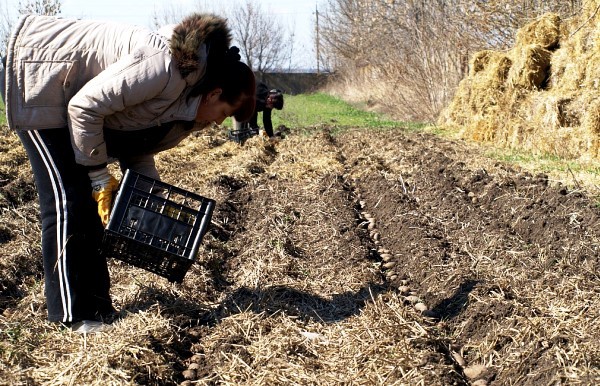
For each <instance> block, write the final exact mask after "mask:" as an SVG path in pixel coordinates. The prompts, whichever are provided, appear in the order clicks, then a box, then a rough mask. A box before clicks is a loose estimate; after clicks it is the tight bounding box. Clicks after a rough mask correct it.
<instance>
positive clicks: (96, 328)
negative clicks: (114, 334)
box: [71, 320, 110, 334]
mask: <svg viewBox="0 0 600 386" xmlns="http://www.w3.org/2000/svg"><path fill="white" fill-rule="evenodd" d="M109 328H110V326H109V325H108V324H105V323H102V322H99V321H97V320H82V321H81V322H77V323H74V324H73V325H72V326H71V331H73V332H76V333H78V334H89V333H94V332H101V331H106V330H108V329H109Z"/></svg>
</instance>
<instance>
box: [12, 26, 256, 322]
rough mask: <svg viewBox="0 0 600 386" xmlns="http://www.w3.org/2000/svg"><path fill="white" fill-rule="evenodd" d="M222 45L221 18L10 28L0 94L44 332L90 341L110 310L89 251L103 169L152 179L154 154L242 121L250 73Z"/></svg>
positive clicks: (99, 265) (98, 236)
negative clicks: (22, 182)
mask: <svg viewBox="0 0 600 386" xmlns="http://www.w3.org/2000/svg"><path fill="white" fill-rule="evenodd" d="M230 42H231V33H230V30H229V28H228V26H227V23H226V21H225V19H223V18H221V17H218V16H215V15H210V14H192V15H190V16H189V17H187V18H185V19H184V20H182V21H181V23H179V24H177V25H173V26H170V27H168V28H163V29H161V30H160V31H158V32H153V31H150V30H147V29H145V28H143V27H138V26H129V25H125V24H117V23H106V22H98V21H89V20H69V19H63V18H56V17H49V16H36V15H27V16H24V17H22V18H21V19H20V20H19V22H18V23H17V25H16V27H15V28H14V30H13V32H12V34H11V37H10V39H9V44H8V50H7V58H6V65H5V69H4V70H5V73H4V74H3V75H4V76H5V82H6V84H5V89H4V91H5V93H4V94H3V96H4V97H5V104H6V115H7V121H8V125H9V127H10V128H11V129H13V130H15V131H16V133H17V135H18V136H19V138H20V139H21V142H22V143H23V146H24V147H25V150H26V151H27V155H28V158H29V161H30V163H31V166H32V169H33V173H34V177H35V183H36V187H37V190H38V193H39V203H40V216H41V224H42V255H43V260H44V261H43V265H44V280H45V296H46V303H47V309H48V319H49V320H50V321H51V322H60V323H64V324H65V325H67V326H70V327H71V328H72V329H73V330H75V331H79V332H90V331H96V330H99V329H102V328H103V327H104V326H105V325H104V324H103V322H106V321H107V320H109V318H110V317H111V316H112V315H113V313H114V312H115V310H114V308H113V305H112V301H111V297H110V293H109V292H110V278H109V272H108V267H107V262H106V260H105V259H104V258H103V257H102V256H101V255H100V254H99V252H98V250H99V246H100V242H101V240H102V235H103V227H104V226H105V225H106V223H107V222H108V218H109V214H110V207H111V201H112V196H113V192H114V191H115V190H116V188H117V185H118V181H117V180H116V179H115V178H114V177H113V176H112V175H111V174H110V173H109V171H108V168H107V164H108V163H109V162H111V161H113V160H115V161H118V162H119V163H120V167H121V169H122V170H125V169H127V168H130V169H133V170H135V171H137V172H139V173H142V174H145V175H148V176H150V177H153V178H156V179H158V178H159V175H158V172H157V169H156V167H155V163H154V154H156V153H157V152H160V151H163V150H166V149H170V148H172V147H174V146H176V145H177V144H178V143H179V142H180V141H181V140H183V139H184V138H185V137H187V136H188V135H190V134H191V133H192V132H193V131H195V130H199V129H201V128H203V127H205V126H206V125H208V124H210V123H212V122H216V123H217V124H221V123H222V122H223V120H224V119H225V118H227V117H229V116H234V117H235V118H236V119H238V120H241V121H243V120H247V119H248V118H250V116H251V115H252V113H253V111H254V106H255V88H256V86H255V80H254V75H253V73H252V71H251V70H250V68H248V66H246V65H245V64H244V63H242V62H240V61H239V59H240V56H239V50H237V48H235V47H230Z"/></svg>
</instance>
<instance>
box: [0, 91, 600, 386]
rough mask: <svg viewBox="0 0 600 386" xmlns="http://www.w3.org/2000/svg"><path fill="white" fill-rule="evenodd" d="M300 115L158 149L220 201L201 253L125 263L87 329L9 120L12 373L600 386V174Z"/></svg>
mask: <svg viewBox="0 0 600 386" xmlns="http://www.w3.org/2000/svg"><path fill="white" fill-rule="evenodd" d="M321 102H322V101H321ZM332 110H334V109H333V108H332ZM286 111H287V112H286ZM292 111H294V107H293V103H292V104H290V105H289V106H288V108H286V110H284V111H283V112H282V113H285V114H288V115H283V114H282V115H283V116H284V117H285V118H286V119H287V121H286V124H287V125H288V128H289V129H290V131H289V134H288V135H287V136H286V137H285V139H283V140H281V141H280V142H278V143H271V142H269V141H267V140H265V139H262V138H259V137H254V138H251V139H250V140H248V141H247V142H246V143H245V144H243V145H238V144H236V143H234V142H232V141H228V140H227V138H226V136H225V135H224V132H223V130H222V129H219V128H213V129H207V130H205V131H202V132H200V133H198V135H195V136H193V137H192V138H189V139H188V140H186V141H185V142H184V143H183V144H182V145H181V146H179V147H178V148H176V149H173V150H171V151H168V152H165V153H162V154H160V156H159V157H158V165H159V170H160V171H161V173H162V175H163V179H164V180H165V181H166V182H168V183H172V184H176V185H178V186H180V187H183V188H185V189H189V190H192V191H195V192H197V193H199V194H201V195H204V196H207V197H211V198H213V199H215V200H216V201H217V207H216V210H215V213H214V215H213V223H212V226H211V228H210V230H209V232H208V233H207V235H206V236H205V238H204V243H203V246H202V250H201V253H200V256H199V259H198V263H197V264H194V265H193V266H192V268H191V269H190V271H189V272H188V274H187V276H186V278H185V280H184V282H183V283H182V284H171V283H169V282H168V281H166V280H165V279H162V278H160V277H158V276H156V275H153V274H150V273H148V272H145V271H143V270H139V269H137V268H132V267H130V266H127V265H125V264H123V263H121V262H119V261H116V260H111V261H110V270H111V277H112V283H113V285H112V294H113V297H114V302H115V306H116V307H117V308H118V309H119V311H120V313H119V315H118V317H117V319H116V320H115V321H114V322H113V323H112V325H111V329H110V330H108V331H106V332H102V333H98V334H90V335H84V336H82V335H77V334H74V333H72V332H70V331H69V330H67V329H64V328H61V327H60V326H57V325H51V324H48V323H47V322H45V309H44V307H45V306H44V298H43V281H42V277H41V256H40V247H39V238H40V227H39V224H38V221H37V216H38V206H37V201H36V193H35V187H34V185H33V180H32V177H31V172H30V169H29V166H28V163H27V160H26V156H25V154H24V152H23V150H22V149H21V148H20V145H19V144H18V140H17V138H16V136H14V134H12V133H10V132H9V131H8V129H6V128H2V129H0V130H1V132H2V135H1V136H0V150H1V154H2V159H1V160H0V210H1V212H0V244H1V245H2V247H1V251H0V280H1V281H0V291H1V292H0V336H1V339H0V384H2V385H138V384H139V385H171V384H172V385H176V384H186V385H190V384H198V385H411V386H412V385H427V386H430V385H444V386H445V385H479V386H483V385H519V386H534V385H535V386H537V385H544V386H545V385H596V384H600V342H599V341H598V336H600V317H599V316H600V314H599V311H598V310H599V309H600V296H599V295H600V285H599V284H600V278H599V276H598V272H599V268H600V257H599V256H600V208H599V205H598V201H597V200H598V198H597V194H598V185H597V184H598V182H597V181H598V170H597V169H594V168H593V167H592V168H591V169H590V168H587V169H586V170H583V171H578V170H577V169H575V168H574V167H566V168H564V169H562V170H561V169H559V168H553V169H552V170H549V171H548V172H547V173H541V172H539V170H535V169H531V168H523V167H520V166H519V165H518V164H516V163H514V162H510V163H509V162H507V161H502V160H499V159H498V157H496V158H490V157H486V156H485V154H490V153H491V152H493V151H494V150H493V149H489V148H484V147H482V146H478V145H477V146H476V145H474V144H470V143H466V142H463V141H459V140H454V139H451V138H449V137H443V136H439V135H437V134H435V133H433V132H428V131H425V130H417V129H415V127H408V126H407V125H403V124H399V123H394V122H391V121H387V120H385V119H383V118H382V119H380V118H377V119H375V118H373V117H372V116H371V115H368V116H367V117H370V118H368V119H367V120H364V119H363V120H362V121H358V122H351V123H347V122H346V121H341V120H342V119H345V117H348V116H352V114H353V113H345V114H343V115H340V117H330V116H325V115H323V116H318V117H317V118H314V122H309V123H308V124H307V123H306V122H307V121H308V119H301V118H298V115H294V114H293V113H292ZM352 111H353V110H352ZM298 114H300V113H298ZM324 114H325V113H324ZM362 117H363V118H364V116H362ZM371 118H373V119H371ZM366 121H368V122H378V123H373V124H370V123H365V122H366ZM302 122H303V123H302ZM590 171H591V176H592V177H591V178H585V179H584V178H583V177H582V175H584V174H586V173H587V174H590V173H588V172H590Z"/></svg>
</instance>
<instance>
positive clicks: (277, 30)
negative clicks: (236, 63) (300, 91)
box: [230, 0, 294, 73]
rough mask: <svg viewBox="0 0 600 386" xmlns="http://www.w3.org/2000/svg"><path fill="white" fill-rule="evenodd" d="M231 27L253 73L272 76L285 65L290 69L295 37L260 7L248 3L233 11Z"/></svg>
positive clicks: (249, 0)
mask: <svg viewBox="0 0 600 386" xmlns="http://www.w3.org/2000/svg"><path fill="white" fill-rule="evenodd" d="M230 27H231V29H232V32H233V37H234V40H235V41H236V44H238V45H239V48H240V53H241V55H242V59H243V60H244V61H245V62H246V64H248V66H250V68H252V69H253V70H254V71H258V72H262V73H264V72H269V71H273V70H276V69H282V68H285V67H286V64H288V66H290V67H291V62H290V61H291V59H292V57H293V38H294V34H293V33H286V30H285V29H284V28H283V26H282V25H281V23H280V22H279V21H278V20H276V19H274V18H269V17H267V15H266V13H265V12H264V11H263V9H262V8H261V6H260V5H259V4H258V3H256V2H254V1H252V0H247V2H246V4H245V6H244V7H240V8H236V9H233V10H232V12H231V18H230Z"/></svg>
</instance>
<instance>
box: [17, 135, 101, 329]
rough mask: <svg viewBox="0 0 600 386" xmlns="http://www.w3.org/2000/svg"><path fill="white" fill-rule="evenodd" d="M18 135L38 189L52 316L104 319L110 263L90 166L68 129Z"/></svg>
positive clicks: (53, 318)
mask: <svg viewBox="0 0 600 386" xmlns="http://www.w3.org/2000/svg"><path fill="white" fill-rule="evenodd" d="M18 135H19V137H20V138H21V142H22V143H23V146H24V147H25V150H26V151H27V155H28V157H29V161H30V162H31V167H32V169H33V174H34V176H35V183H36V186H37V190H38V193H39V203H40V216H41V220H42V255H43V258H44V280H45V294H46V303H47V306H48V319H49V320H50V321H53V322H66V323H68V322H76V321H80V320H84V319H101V317H102V315H105V314H108V313H110V312H111V311H112V304H111V299H110V296H109V287H110V279H109V275H108V268H107V264H106V260H105V259H104V258H102V257H100V255H99V254H98V246H99V242H100V240H101V237H102V224H101V222H100V218H99V216H98V214H97V210H96V203H95V202H94V200H93V199H92V192H91V187H90V181H89V178H88V175H87V170H86V169H85V168H84V167H83V166H81V165H78V164H76V163H75V157H74V154H73V150H72V148H71V140H70V137H69V130H68V129H67V128H61V129H44V130H31V131H22V132H19V133H18Z"/></svg>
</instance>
